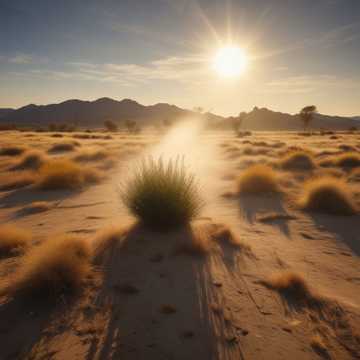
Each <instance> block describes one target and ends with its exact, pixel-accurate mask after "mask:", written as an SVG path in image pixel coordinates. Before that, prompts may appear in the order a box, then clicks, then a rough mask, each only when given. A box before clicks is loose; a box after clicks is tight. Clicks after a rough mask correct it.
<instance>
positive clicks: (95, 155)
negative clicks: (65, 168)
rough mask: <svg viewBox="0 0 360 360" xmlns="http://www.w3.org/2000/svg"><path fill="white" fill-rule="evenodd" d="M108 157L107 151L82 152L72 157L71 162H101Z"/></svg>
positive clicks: (108, 152) (109, 154)
mask: <svg viewBox="0 0 360 360" xmlns="http://www.w3.org/2000/svg"><path fill="white" fill-rule="evenodd" d="M110 156H111V152H110V151H108V150H103V149H101V150H84V151H82V152H81V153H79V154H77V155H76V156H74V158H73V160H74V161H77V162H90V161H102V160H106V159H108V158H109V157H110Z"/></svg>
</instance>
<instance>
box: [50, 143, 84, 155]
mask: <svg viewBox="0 0 360 360" xmlns="http://www.w3.org/2000/svg"><path fill="white" fill-rule="evenodd" d="M78 146H80V143H78V142H76V141H73V142H62V143H56V144H53V145H52V146H51V147H50V149H49V150H48V153H58V152H69V151H74V150H75V149H76V147H78Z"/></svg>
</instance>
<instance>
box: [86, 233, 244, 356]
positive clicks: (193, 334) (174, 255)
mask: <svg viewBox="0 0 360 360" xmlns="http://www.w3.org/2000/svg"><path fill="white" fill-rule="evenodd" d="M191 237H192V233H191V230H190V229H184V230H182V231H178V232H176V233H167V234H157V233H151V232H147V231H145V230H144V229H143V228H141V227H140V226H135V227H134V228H133V229H132V230H131V231H130V232H129V233H128V235H127V236H126V238H125V240H124V241H123V243H122V244H119V243H116V244H114V245H112V246H111V248H108V249H107V250H106V251H105V253H104V256H103V257H102V264H103V265H102V266H103V268H104V279H103V284H102V287H101V289H100V292H99V294H98V296H97V303H98V305H99V306H101V307H108V308H109V311H108V323H107V326H106V329H105V336H104V338H103V340H102V341H94V342H93V343H92V344H91V346H90V348H89V352H88V355H87V360H91V359H230V358H236V359H243V358H244V357H243V355H242V353H241V348H240V346H239V344H235V343H229V342H227V341H226V337H227V329H226V327H225V326H224V324H223V323H222V322H221V321H220V320H219V317H216V315H215V314H214V312H213V311H211V307H210V304H211V303H212V302H213V301H214V300H215V299H216V297H217V294H216V291H218V289H217V288H216V286H214V282H213V279H212V273H211V270H210V262H209V255H207V256H206V255H204V256H200V255H189V254H184V253H181V252H179V251H177V249H178V245H181V244H183V243H184V242H185V243H187V242H188V241H191Z"/></svg>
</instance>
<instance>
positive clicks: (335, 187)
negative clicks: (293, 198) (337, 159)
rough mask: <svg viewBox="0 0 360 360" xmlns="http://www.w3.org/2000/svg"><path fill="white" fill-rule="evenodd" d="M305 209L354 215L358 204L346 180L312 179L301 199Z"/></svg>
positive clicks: (330, 178)
mask: <svg viewBox="0 0 360 360" xmlns="http://www.w3.org/2000/svg"><path fill="white" fill-rule="evenodd" d="M299 204H300V206H301V207H302V208H303V209H304V210H309V211H316V212H322V213H327V214H333V215H354V214H355V213H356V206H355V204H354V202H353V200H352V195H351V193H350V190H349V188H348V185H347V184H346V182H345V181H343V180H341V179H336V178H334V177H321V178H317V179H314V180H310V181H309V182H308V183H307V184H306V185H305V189H304V194H303V196H302V198H301V199H300V201H299Z"/></svg>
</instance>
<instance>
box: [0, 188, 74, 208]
mask: <svg viewBox="0 0 360 360" xmlns="http://www.w3.org/2000/svg"><path fill="white" fill-rule="evenodd" d="M78 193H79V192H74V191H70V190H57V191H37V190H33V189H29V188H24V189H19V190H13V191H11V192H9V193H7V194H5V195H4V196H2V197H1V198H0V208H11V207H15V206H23V205H28V204H30V203H32V202H33V201H56V200H58V201H60V200H64V199H66V198H68V197H70V196H73V195H74V194H78Z"/></svg>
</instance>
